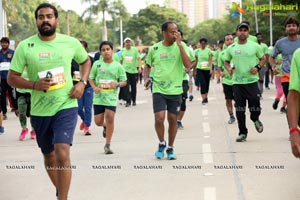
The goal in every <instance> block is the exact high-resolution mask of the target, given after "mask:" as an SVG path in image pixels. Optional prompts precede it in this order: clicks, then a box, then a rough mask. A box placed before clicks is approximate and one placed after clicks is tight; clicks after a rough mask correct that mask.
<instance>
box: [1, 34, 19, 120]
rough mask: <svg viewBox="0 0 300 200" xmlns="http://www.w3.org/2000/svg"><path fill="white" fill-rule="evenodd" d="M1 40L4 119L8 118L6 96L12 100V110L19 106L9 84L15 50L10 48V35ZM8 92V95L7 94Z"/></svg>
mask: <svg viewBox="0 0 300 200" xmlns="http://www.w3.org/2000/svg"><path fill="white" fill-rule="evenodd" d="M0 42H1V51H0V76H1V109H2V111H3V119H7V115H6V113H7V103H6V102H7V101H6V97H8V98H9V99H8V100H10V102H11V106H12V111H16V108H17V102H16V98H15V97H14V95H13V88H12V87H11V86H10V85H8V84H7V74H8V69H9V65H10V62H11V60H12V58H13V55H14V50H12V49H10V48H9V38H8V37H3V38H1V40H0ZM6 92H7V94H8V95H6Z"/></svg>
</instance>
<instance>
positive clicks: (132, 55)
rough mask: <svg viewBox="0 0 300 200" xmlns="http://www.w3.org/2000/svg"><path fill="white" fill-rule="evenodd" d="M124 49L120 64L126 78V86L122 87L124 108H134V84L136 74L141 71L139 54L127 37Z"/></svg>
mask: <svg viewBox="0 0 300 200" xmlns="http://www.w3.org/2000/svg"><path fill="white" fill-rule="evenodd" d="M124 44H125V47H124V48H123V49H122V50H121V58H120V62H121V64H122V65H123V67H124V68H125V71H126V76H127V85H126V86H125V87H124V93H125V96H126V97H125V98H126V105H125V106H126V107H128V106H130V105H131V103H132V105H133V106H136V93H137V91H136V84H137V80H138V72H140V71H141V70H142V69H141V58H140V53H139V51H138V49H137V48H136V47H132V46H131V39H130V38H129V37H127V38H125V40H124Z"/></svg>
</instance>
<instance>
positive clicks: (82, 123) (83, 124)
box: [79, 121, 86, 131]
mask: <svg viewBox="0 0 300 200" xmlns="http://www.w3.org/2000/svg"><path fill="white" fill-rule="evenodd" d="M85 127H86V126H85V123H84V121H82V122H81V124H80V126H79V129H80V130H81V131H82V130H83V129H84V128H85Z"/></svg>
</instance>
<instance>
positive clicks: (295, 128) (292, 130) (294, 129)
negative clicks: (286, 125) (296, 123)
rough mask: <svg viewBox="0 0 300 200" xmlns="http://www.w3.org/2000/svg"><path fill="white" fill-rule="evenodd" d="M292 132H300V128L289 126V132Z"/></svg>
mask: <svg viewBox="0 0 300 200" xmlns="http://www.w3.org/2000/svg"><path fill="white" fill-rule="evenodd" d="M294 132H298V134H300V130H299V128H297V127H294V128H290V134H292V133H294Z"/></svg>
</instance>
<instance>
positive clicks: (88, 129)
mask: <svg viewBox="0 0 300 200" xmlns="http://www.w3.org/2000/svg"><path fill="white" fill-rule="evenodd" d="M83 132H84V134H85V135H87V136H88V135H92V134H91V131H90V128H89V127H84V129H83Z"/></svg>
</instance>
